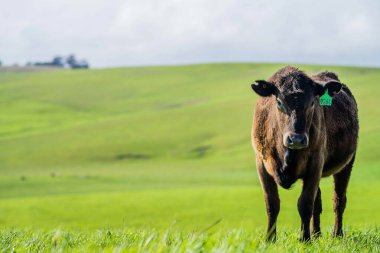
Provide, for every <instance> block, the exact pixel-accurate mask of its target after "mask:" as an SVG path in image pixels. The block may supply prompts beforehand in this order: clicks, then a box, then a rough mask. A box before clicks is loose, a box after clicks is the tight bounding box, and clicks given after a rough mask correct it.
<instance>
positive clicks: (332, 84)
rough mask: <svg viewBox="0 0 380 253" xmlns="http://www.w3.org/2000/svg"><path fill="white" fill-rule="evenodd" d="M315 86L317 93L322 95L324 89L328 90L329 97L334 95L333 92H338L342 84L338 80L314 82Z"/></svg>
mask: <svg viewBox="0 0 380 253" xmlns="http://www.w3.org/2000/svg"><path fill="white" fill-rule="evenodd" d="M316 86H317V95H319V96H322V95H323V94H325V92H326V90H328V92H329V95H330V96H331V97H333V96H335V94H337V93H339V92H340V90H341V89H342V86H343V85H342V84H341V83H340V82H338V81H329V82H327V83H325V84H319V83H317V84H316Z"/></svg>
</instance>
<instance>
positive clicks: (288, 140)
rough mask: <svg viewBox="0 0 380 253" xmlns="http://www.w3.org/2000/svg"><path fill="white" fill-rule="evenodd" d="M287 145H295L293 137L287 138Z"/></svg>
mask: <svg viewBox="0 0 380 253" xmlns="http://www.w3.org/2000/svg"><path fill="white" fill-rule="evenodd" d="M286 143H287V144H288V145H293V141H292V137H291V136H288V138H286Z"/></svg>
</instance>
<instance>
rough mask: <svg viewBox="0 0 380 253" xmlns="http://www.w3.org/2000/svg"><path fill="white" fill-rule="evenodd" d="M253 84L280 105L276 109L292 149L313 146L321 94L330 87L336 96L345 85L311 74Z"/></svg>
mask: <svg viewBox="0 0 380 253" xmlns="http://www.w3.org/2000/svg"><path fill="white" fill-rule="evenodd" d="M251 86H252V89H253V90H254V91H255V92H256V93H257V94H258V95H260V96H263V97H268V96H274V99H275V100H276V102H275V107H276V108H273V109H274V110H275V111H276V114H277V117H276V118H277V121H278V125H279V127H280V129H281V130H280V131H281V132H282V137H283V145H284V146H285V147H286V148H289V149H303V148H307V147H308V146H309V130H310V126H311V123H312V119H313V115H314V109H315V107H316V106H320V105H319V104H318V103H319V100H318V99H319V96H321V95H323V94H324V92H325V90H326V89H328V92H329V94H330V95H331V96H334V95H335V94H336V93H338V92H339V91H340V89H341V88H342V84H341V83H339V82H337V81H330V82H328V83H325V84H319V83H316V82H314V81H313V80H312V79H310V78H309V77H307V76H292V75H289V76H287V77H285V78H282V79H281V81H278V83H271V82H267V81H262V80H260V81H256V83H255V84H252V85H251ZM272 105H273V103H272ZM271 111H272V110H271Z"/></svg>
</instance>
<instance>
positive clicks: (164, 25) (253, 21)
mask: <svg viewBox="0 0 380 253" xmlns="http://www.w3.org/2000/svg"><path fill="white" fill-rule="evenodd" d="M0 34H1V37H0V60H2V61H3V63H5V64H13V63H16V62H17V63H20V64H23V63H25V62H27V61H38V60H50V59H51V58H52V56H54V55H67V54H70V53H75V54H76V55H77V56H78V57H79V58H85V59H87V60H88V61H89V62H90V64H91V65H92V66H93V67H112V66H131V65H162V64H187V63H200V62H288V63H320V64H344V65H364V66H380V1H379V0H361V1H359V0H357V1H356V0H345V1H333V0H318V1H316V0H312V1H311V0H310V1H309V0H299V1H297V0H278V1H274V0H186V1H185V0H76V1H75V0H71V1H68V0H66V1H65V0H0Z"/></svg>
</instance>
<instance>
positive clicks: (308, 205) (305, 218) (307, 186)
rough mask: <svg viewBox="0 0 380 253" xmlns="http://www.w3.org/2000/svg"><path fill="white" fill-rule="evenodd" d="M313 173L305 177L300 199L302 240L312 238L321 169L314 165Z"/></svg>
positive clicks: (299, 210)
mask: <svg viewBox="0 0 380 253" xmlns="http://www.w3.org/2000/svg"><path fill="white" fill-rule="evenodd" d="M309 171H310V172H311V173H309V175H307V176H306V177H305V178H304V179H303V187H302V193H301V196H300V197H299V199H298V212H299V214H300V216H301V236H300V238H299V240H300V241H308V240H310V220H311V217H312V216H313V210H314V202H315V198H316V196H317V193H318V188H319V181H320V178H321V171H322V170H321V169H320V170H319V168H318V167H317V168H316V167H314V168H313V167H312V168H310V170H309Z"/></svg>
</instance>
